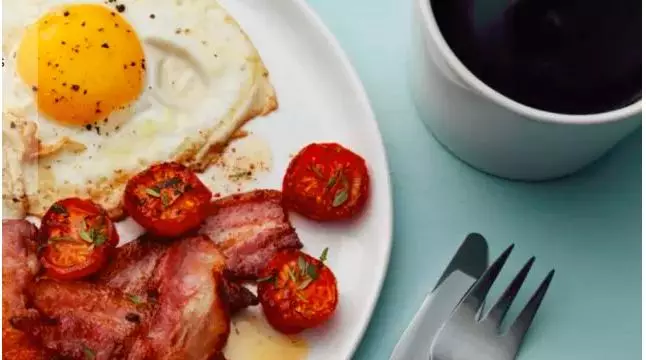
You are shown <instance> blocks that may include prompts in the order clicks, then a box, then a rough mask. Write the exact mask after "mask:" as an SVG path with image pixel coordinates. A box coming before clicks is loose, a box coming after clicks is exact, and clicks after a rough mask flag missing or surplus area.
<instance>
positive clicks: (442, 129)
mask: <svg viewBox="0 0 646 360" xmlns="http://www.w3.org/2000/svg"><path fill="white" fill-rule="evenodd" d="M413 1H415V5H414V7H413V9H414V14H413V43H412V53H411V64H410V74H411V79H410V82H411V87H412V93H413V97H414V100H415V104H416V106H417V109H418V112H419V115H420V117H421V118H422V120H423V121H424V123H425V124H426V125H427V127H428V128H429V129H430V130H431V131H432V133H433V134H434V135H435V137H436V138H437V139H438V140H439V141H440V142H441V143H442V144H444V146H446V148H448V149H449V151H450V152H452V153H453V154H454V155H456V156H457V157H458V158H460V159H462V160H463V161H465V162H466V163H468V164H470V165H471V166H473V167H475V168H477V169H480V170H482V171H484V172H487V173H490V174H493V175H497V176H500V177H504V178H510V179H517V180H547V179H553V178H558V177H562V176H565V175H569V174H571V173H573V172H576V171H577V170H579V169H581V168H583V167H585V166H586V165H588V164H590V163H592V162H593V161H595V160H596V159H598V158H599V157H601V156H602V155H603V154H605V153H606V152H607V151H608V150H610V149H611V148H612V147H613V146H614V145H616V144H617V143H618V142H619V141H620V140H621V139H623V138H624V137H626V136H627V135H628V134H630V133H631V132H632V131H634V130H635V129H637V128H638V127H639V125H640V124H641V103H642V102H641V99H640V100H639V101H637V102H635V103H633V104H631V105H629V106H626V107H624V108H621V109H618V110H613V111H608V112H604V113H599V114H592V115H566V114H557V113H552V112H547V111H542V110H538V109H534V108H531V107H528V106H525V105H523V104H521V103H518V102H516V101H514V100H511V99H509V98H507V97H505V96H504V95H502V94H500V93H498V92H497V91H495V90H493V89H492V88H490V87H489V86H487V85H486V84H485V83H483V82H482V81H480V80H479V79H478V78H477V77H476V76H475V75H473V74H472V73H471V72H470V71H469V70H468V69H467V68H466V67H465V66H464V65H463V64H462V63H461V62H460V60H459V59H458V58H457V57H456V55H455V54H454V53H453V51H452V50H451V49H450V47H449V46H448V44H447V43H446V41H445V40H444V38H443V36H442V35H441V34H440V29H439V27H438V24H437V22H436V20H435V17H434V15H433V13H432V10H431V3H430V0H413Z"/></svg>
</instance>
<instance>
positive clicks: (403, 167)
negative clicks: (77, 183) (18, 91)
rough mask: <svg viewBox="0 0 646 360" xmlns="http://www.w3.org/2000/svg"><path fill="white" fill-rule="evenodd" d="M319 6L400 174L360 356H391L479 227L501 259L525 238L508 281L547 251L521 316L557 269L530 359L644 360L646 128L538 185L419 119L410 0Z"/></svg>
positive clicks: (346, 0)
mask: <svg viewBox="0 0 646 360" xmlns="http://www.w3.org/2000/svg"><path fill="white" fill-rule="evenodd" d="M309 3H310V5H311V6H312V7H313V8H314V9H315V10H316V11H317V12H318V14H319V15H320V16H321V17H322V19H323V21H324V22H325V23H326V24H327V26H328V27H329V28H330V29H331V30H332V32H333V33H334V35H335V36H336V37H337V39H338V40H339V41H340V43H341V46H342V47H343V48H344V50H345V51H346V53H347V54H348V56H349V57H350V60H351V61H352V63H353V65H354V66H355V68H356V69H357V71H358V73H359V75H360V77H361V79H362V81H363V84H364V86H365V87H366V90H367V92H368V95H369V97H370V100H371V102H372V105H373V108H374V109H375V112H376V115H377V120H378V122H379V126H380V128H381V132H382V134H383V137H384V141H385V144H386V147H387V152H388V157H389V166H390V170H391V173H392V180H393V193H394V205H395V232H394V243H393V250H392V257H391V261H390V267H389V270H388V275H387V277H386V282H385V284H384V288H383V291H382V294H381V297H380V299H379V302H378V305H377V308H376V310H375V313H374V316H373V318H372V321H371V323H370V327H369V329H368V331H367V332H366V335H365V337H364V339H363V342H362V344H361V346H360V347H359V350H358V351H357V353H356V355H355V358H356V359H360V360H373V359H375V360H379V359H388V357H389V355H390V352H391V351H392V348H393V347H394V345H395V343H396V342H397V339H398V338H399V336H400V335H401V333H402V331H403V330H404V329H405V327H406V326H407V324H408V322H409V321H410V319H411V318H412V316H413V314H414V313H415V311H416V310H417V307H418V306H419V305H420V303H421V301H422V299H423V298H424V295H425V294H426V293H427V291H429V289H430V288H431V287H432V286H433V285H434V283H435V281H436V280H437V278H438V277H439V275H440V273H441V272H442V270H443V268H444V267H445V266H446V264H447V262H448V260H449V259H450V257H451V256H452V254H453V253H454V251H455V250H456V249H457V246H458V245H459V243H460V242H461V240H462V239H463V238H464V236H465V235H466V234H467V233H469V232H480V233H482V234H483V235H484V236H485V237H486V238H487V239H488V241H489V244H490V253H491V256H492V257H495V256H497V255H498V254H499V253H500V252H502V250H504V248H505V247H507V246H508V245H509V244H511V243H515V244H516V249H515V250H514V252H513V253H512V257H511V258H510V261H509V263H508V265H507V266H506V267H505V270H503V274H502V275H501V280H504V281H505V282H508V281H510V280H511V278H512V277H513V275H514V273H515V272H516V271H517V270H518V269H520V267H521V266H522V264H523V263H524V262H525V261H526V260H527V259H528V258H529V257H530V256H532V255H536V256H537V261H536V264H535V266H534V269H533V270H532V272H531V273H530V276H529V278H528V283H527V284H526V285H528V286H525V287H524V288H523V291H521V293H520V296H519V298H518V299H517V301H516V303H517V304H516V305H515V306H514V307H512V311H513V312H517V311H518V310H519V309H520V308H521V304H519V302H523V303H524V302H525V301H526V300H527V299H528V298H529V295H530V294H531V291H533V289H529V288H528V287H531V288H535V287H537V286H538V283H539V282H540V280H541V279H542V277H543V276H545V274H546V273H547V272H548V271H549V270H550V269H551V268H555V269H556V276H555V278H554V281H553V283H552V286H551V288H550V291H549V292H548V294H547V297H546V299H545V301H544V302H543V305H542V307H541V309H540V311H539V313H538V316H537V318H536V320H535V321H534V326H533V328H532V330H531V331H530V333H529V334H528V337H527V340H526V342H525V345H524V347H523V349H522V350H521V354H520V356H519V359H520V360H545V359H550V360H560V359H567V360H570V359H577V360H578V359H586V360H597V359H598V360H610V359H612V360H623V359H639V358H641V134H640V132H637V133H635V134H634V135H631V136H630V137H629V138H627V139H626V140H625V141H624V142H623V143H621V144H620V145H619V146H618V147H617V148H616V149H615V150H614V151H613V152H612V153H610V154H609V155H608V156H606V157H604V158H602V159H601V160H600V161H598V162H597V163H596V164H595V165H593V166H591V167H589V168H588V169H586V170H584V171H583V172H580V173H579V174H577V175H575V176H572V177H569V178H566V179H563V180H559V181H554V182H548V183H534V184H531V183H519V182H510V181H505V180H501V179H497V178H493V177H490V176H487V175H484V174H482V173H480V172H477V171H475V170H473V169H472V168H470V167H469V166H467V165H465V164H463V163H462V162H460V161H459V160H457V159H456V158H454V157H453V156H451V155H450V154H448V153H447V152H446V151H445V150H444V149H443V148H442V147H441V146H440V145H439V144H438V143H437V141H435V139H434V138H433V137H432V136H431V135H430V134H429V133H428V132H427V131H426V128H425V127H424V126H423V125H422V123H421V122H420V120H419V118H418V116H417V113H416V111H415V108H414V105H413V103H412V100H411V96H410V93H409V88H408V80H407V63H408V56H409V55H408V54H409V47H410V41H409V32H410V28H411V20H410V19H411V17H410V14H411V11H412V1H411V0H309ZM572 141H576V139H572ZM362 266H370V264H362ZM499 283H500V282H499ZM502 287H503V286H502V285H500V286H498V287H497V288H496V287H495V288H494V289H497V290H501V289H502ZM490 301H491V300H490Z"/></svg>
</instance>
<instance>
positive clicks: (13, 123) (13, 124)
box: [9, 121, 16, 129]
mask: <svg viewBox="0 0 646 360" xmlns="http://www.w3.org/2000/svg"><path fill="white" fill-rule="evenodd" d="M9 126H11V128H12V129H15V128H16V123H15V122H13V121H12V122H11V124H9Z"/></svg>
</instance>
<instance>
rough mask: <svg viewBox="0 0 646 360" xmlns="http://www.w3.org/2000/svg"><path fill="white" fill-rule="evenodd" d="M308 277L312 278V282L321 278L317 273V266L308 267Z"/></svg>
mask: <svg viewBox="0 0 646 360" xmlns="http://www.w3.org/2000/svg"><path fill="white" fill-rule="evenodd" d="M307 276H309V277H310V279H312V280H316V279H318V278H319V273H318V271H316V266H314V265H309V266H308V267H307Z"/></svg>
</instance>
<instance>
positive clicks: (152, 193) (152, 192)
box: [146, 187, 161, 198]
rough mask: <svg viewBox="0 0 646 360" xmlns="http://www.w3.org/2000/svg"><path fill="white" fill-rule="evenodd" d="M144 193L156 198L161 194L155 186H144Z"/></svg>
mask: <svg viewBox="0 0 646 360" xmlns="http://www.w3.org/2000/svg"><path fill="white" fill-rule="evenodd" d="M146 194H148V195H150V196H152V197H157V198H158V197H160V196H161V194H160V193H159V189H158V188H157V187H151V188H146Z"/></svg>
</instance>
